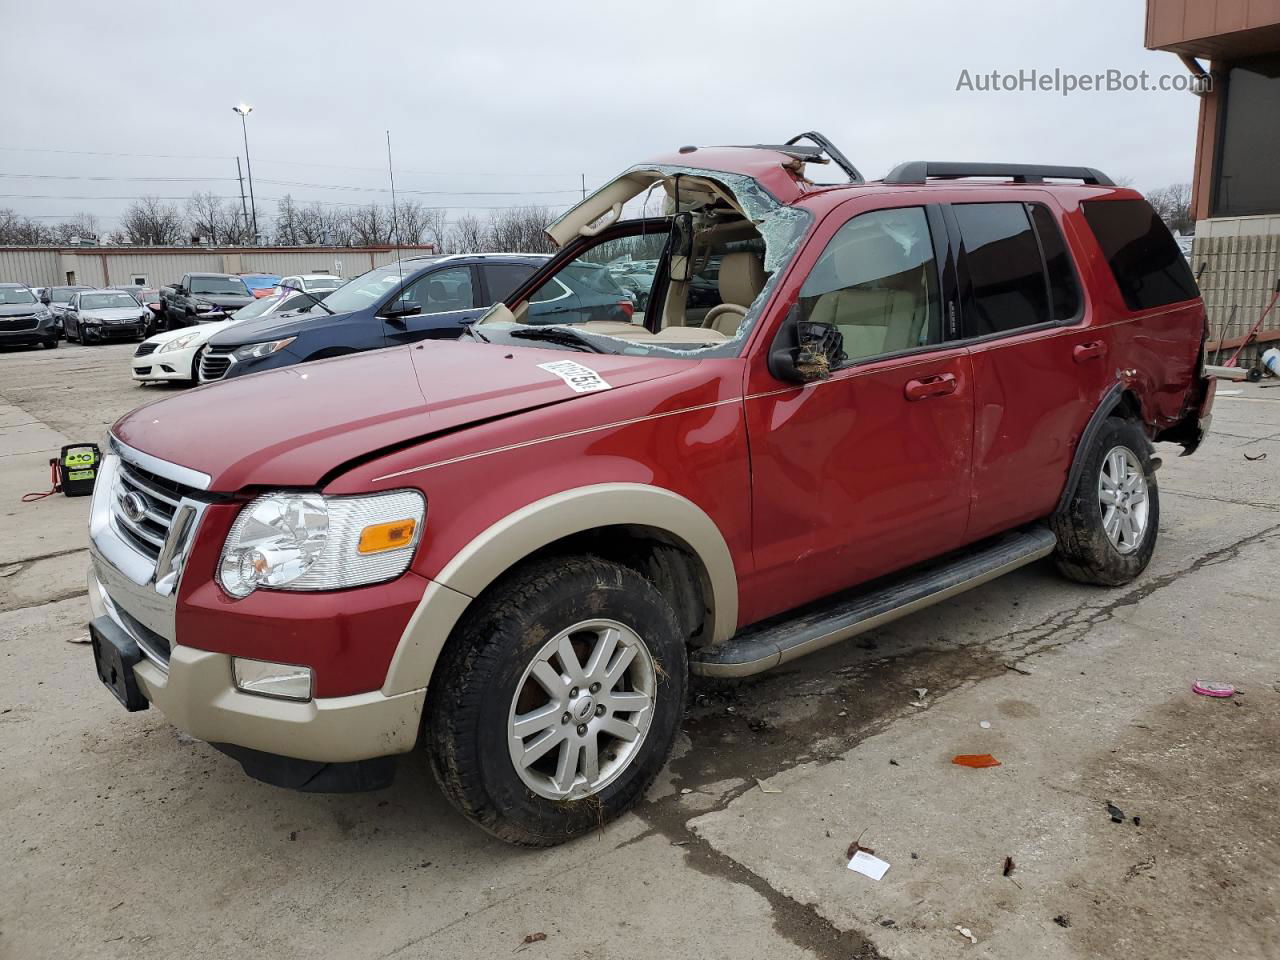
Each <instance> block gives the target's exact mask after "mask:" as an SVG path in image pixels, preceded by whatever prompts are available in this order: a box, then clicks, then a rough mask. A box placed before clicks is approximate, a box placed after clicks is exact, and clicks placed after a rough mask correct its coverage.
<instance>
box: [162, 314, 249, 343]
mask: <svg viewBox="0 0 1280 960" xmlns="http://www.w3.org/2000/svg"><path fill="white" fill-rule="evenodd" d="M233 322H234V321H231V320H210V321H206V322H204V323H198V324H196V325H195V326H194V327H178V328H177V329H176V330H165V331H164V332H162V333H157V334H156V335H155V336H154V337H147V341H146V342H147V343H158V344H160V345H161V346H164V345H165V344H166V343H168V342H169V341H171V340H177V339H178V338H179V337H187V336H191V335H192V334H199V335H200V339H199V340H197V341H195V343H193V344H192V345H193V346H194V345H195V344H197V343H208V342H209V340H210V339H211V338H212V337H213V335H214V334H216V333H218V331H220V330H222V328H223V327H227V326H230V325H231V324H232V323H233Z"/></svg>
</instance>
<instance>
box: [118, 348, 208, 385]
mask: <svg viewBox="0 0 1280 960" xmlns="http://www.w3.org/2000/svg"><path fill="white" fill-rule="evenodd" d="M199 349H200V348H199V347H192V348H190V349H183V350H167V351H161V350H157V351H156V352H155V353H149V354H147V355H146V356H144V357H134V358H133V360H132V361H131V364H130V365H131V368H132V371H133V379H135V380H139V381H142V382H144V383H147V382H150V381H154V380H191V379H192V378H193V377H194V376H195V358H196V351H197V350H199Z"/></svg>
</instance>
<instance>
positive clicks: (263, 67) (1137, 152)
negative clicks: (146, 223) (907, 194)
mask: <svg viewBox="0 0 1280 960" xmlns="http://www.w3.org/2000/svg"><path fill="white" fill-rule="evenodd" d="M1144 10H1145V4H1144V3H1143V2H1142V0H1071V2H1043V0H1042V2H1036V3H993V2H983V0H975V2H969V3H963V4H960V3H954V2H940V0H935V2H930V0H892V2H884V0H877V2H874V3H873V2H863V0H811V2H805V0H784V2H773V3H758V2H752V0H680V2H668V0H645V2H643V3H636V4H634V5H629V4H625V3H620V2H616V0H610V2H602V0H589V2H557V0H539V2H536V3H529V2H516V0H506V2H493V0H467V2H462V3H447V4H446V3H440V2H426V3H424V2H421V0H419V2H414V3H389V2H383V3H363V4H362V3H352V2H350V0H348V2H345V3H336V2H328V0H309V2H307V3H283V2H274V3H272V2H268V3H264V2H261V0H259V2H255V3H243V2H240V0H221V2H219V3H217V4H204V3H201V4H196V3H193V2H190V0H162V2H154V3H142V2H130V0H114V2H110V3H103V2H101V0H93V2H82V0H57V2H49V3H31V2H29V0H0V15H2V17H3V20H2V21H0V22H3V23H4V24H5V33H6V35H7V41H8V42H7V43H6V44H5V54H4V56H3V58H0V80H3V90H4V91H5V93H4V96H3V98H0V131H3V134H2V135H0V174H3V176H0V194H7V195H10V196H4V197H0V207H5V206H9V207H12V208H14V209H15V210H17V211H19V212H20V213H23V214H27V215H32V216H43V217H46V218H50V219H52V218H59V217H63V216H69V215H71V214H74V213H76V212H77V211H81V210H85V211H88V212H91V213H94V214H97V215H98V216H99V217H101V218H103V220H104V221H105V222H106V223H107V225H110V224H111V222H112V218H113V217H114V216H115V215H118V214H119V212H120V211H121V210H122V209H123V208H124V207H125V206H126V205H127V203H128V200H127V199H121V200H116V199H102V198H108V197H112V198H115V197H123V198H128V197H136V196H139V195H142V194H153V195H158V196H162V197H185V196H187V195H189V194H190V193H191V192H192V191H193V190H209V189H211V190H214V191H216V192H218V193H220V194H222V195H224V196H228V197H231V196H238V189H239V188H238V186H237V185H236V184H235V182H234V176H235V159H234V158H235V156H236V155H237V154H238V153H241V152H242V150H243V147H242V143H241V131H240V120H239V118H238V117H237V116H236V115H235V114H234V113H232V111H231V107H232V105H233V104H235V103H238V102H240V101H245V102H247V103H250V104H252V105H253V107H254V112H253V114H252V115H251V116H250V117H249V149H250V156H251V158H252V161H253V173H254V186H255V190H256V193H257V197H258V206H259V209H260V211H262V212H263V213H264V214H266V215H267V216H268V217H270V216H271V215H273V214H274V212H275V204H274V202H273V200H274V198H278V197H280V196H282V195H283V194H285V193H292V195H293V196H294V198H295V199H296V200H300V201H303V202H307V201H311V200H321V201H325V202H330V203H361V202H369V201H370V200H378V201H385V200H386V199H388V197H387V195H386V194H385V193H381V192H362V191H359V190H341V189H331V188H332V187H344V188H351V187H356V188H364V189H365V190H366V191H368V190H375V191H377V190H385V188H386V184H387V181H386V172H385V171H386V152H385V150H386V146H385V131H386V130H388V129H390V131H391V136H392V143H393V147H394V155H395V163H396V167H397V187H398V188H400V189H401V190H403V191H404V193H405V195H412V196H414V197H415V198H416V199H418V200H420V201H422V202H423V203H425V204H428V205H431V206H449V207H453V208H456V209H454V210H452V211H451V216H456V215H458V214H460V213H461V212H463V210H464V209H466V208H472V209H478V208H483V207H487V206H494V205H510V204H519V203H529V202H538V203H544V204H546V205H548V206H551V207H554V208H556V209H557V210H558V209H560V208H562V207H563V206H565V205H566V204H568V203H570V202H572V201H573V199H574V198H575V197H576V196H577V195H578V194H577V191H578V190H579V186H580V177H581V175H582V174H585V175H586V180H587V185H588V187H589V188H590V187H593V186H596V185H598V184H599V183H600V182H601V181H603V180H606V179H608V178H609V177H611V176H612V175H613V174H615V173H617V172H618V171H619V170H621V169H622V168H623V167H625V166H628V165H630V164H631V163H634V162H636V161H638V160H642V159H644V158H646V157H648V156H652V155H655V154H659V153H665V152H669V151H671V150H672V149H674V148H676V147H678V146H680V145H681V144H686V143H692V144H717V143H758V142H781V141H782V140H785V139H786V138H787V137H789V136H791V135H792V134H794V133H798V132H801V131H804V130H811V129H813V130H819V131H821V132H823V133H825V134H826V135H827V136H828V137H830V138H831V139H832V140H833V141H834V142H835V143H836V144H837V145H839V146H840V147H841V148H842V149H843V150H844V152H845V153H846V154H847V155H848V156H849V157H850V158H851V159H852V160H853V161H854V163H855V164H857V165H858V166H859V167H860V168H861V169H862V171H863V173H864V174H866V175H867V176H868V177H878V176H881V175H883V174H884V173H885V172H886V171H887V170H888V169H889V168H890V167H891V166H893V165H894V164H895V163H897V162H899V161H902V160H908V159H956V160H999V161H1023V162H1054V163H1072V164H1086V165H1089V166H1096V167H1099V168H1101V169H1103V170H1105V171H1106V172H1108V173H1109V174H1111V175H1112V176H1113V177H1115V178H1117V179H1119V178H1122V177H1123V178H1127V179H1130V180H1132V181H1133V183H1134V184H1135V185H1136V186H1137V187H1139V188H1140V189H1150V188H1153V187H1159V186H1163V185H1165V184H1168V183H1172V182H1178V181H1187V180H1189V179H1190V176H1191V166H1192V160H1193V157H1194V148H1195V122H1196V110H1197V101H1196V98H1195V97H1194V96H1192V95H1191V94H1189V93H1179V92H1167V93H1156V92H1147V93H1140V92H1136V93H1123V92H1119V93H1105V92H1097V93H1080V92H1078V93H1075V94H1073V95H1072V96H1069V97H1063V96H1061V95H1059V94H1057V93H1048V92H1025V93H982V92H964V91H961V92H958V91H957V90H956V86H957V82H958V80H959V78H960V76H961V71H962V70H964V69H967V70H969V71H970V72H971V73H972V74H978V73H986V72H990V71H991V70H1001V71H1006V72H1016V71H1018V70H1019V69H1028V70H1029V69H1031V68H1038V69H1040V70H1042V71H1052V70H1053V69H1054V68H1061V69H1062V70H1064V71H1074V72H1078V73H1090V74H1092V73H1098V72H1103V71H1106V70H1108V69H1116V70H1120V71H1124V72H1132V73H1136V72H1138V71H1141V70H1147V71H1149V72H1150V73H1151V74H1153V75H1159V74H1181V73H1183V72H1185V71H1184V70H1183V67H1182V65H1181V64H1180V63H1179V61H1178V60H1177V58H1176V57H1174V56H1173V55H1171V54H1166V53H1152V52H1148V51H1146V50H1144V49H1143V45H1142V44H1143V23H1144ZM56 151H88V152H94V153H99V154H163V155H169V156H167V157H141V156H100V155H88V154H75V153H64V152H56ZM19 175H41V176H43V177H65V178H71V177H133V178H142V177H152V178H162V177H171V178H228V179H225V180H218V179H213V180H207V179H200V180H197V179H190V180H172V181H163V180H150V181H144V180H132V181H131V180H88V179H34V178H31V177H30V176H19ZM280 181H288V183H284V182H280ZM297 184H311V185H312V186H299V185H297ZM411 191H424V192H419V193H411ZM425 191H443V193H427V192H425ZM463 191H477V192H476V193H472V194H463V193H462V192H463ZM547 191H552V192H547ZM14 194H22V195H24V196H23V197H15V196H12V195H14ZM37 194H39V195H52V196H57V197H77V198H79V197H91V198H94V199H35V198H33V197H32V195H37Z"/></svg>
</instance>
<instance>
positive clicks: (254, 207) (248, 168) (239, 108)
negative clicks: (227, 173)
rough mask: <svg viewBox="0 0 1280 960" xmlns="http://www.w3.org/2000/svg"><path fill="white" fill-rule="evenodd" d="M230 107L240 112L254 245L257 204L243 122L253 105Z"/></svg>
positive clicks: (246, 129)
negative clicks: (254, 197)
mask: <svg viewBox="0 0 1280 960" xmlns="http://www.w3.org/2000/svg"><path fill="white" fill-rule="evenodd" d="M231 109H232V110H234V111H235V112H236V113H238V114H240V131H241V132H242V133H243V134H244V167H245V170H246V171H248V174H249V208H250V209H251V210H253V242H254V245H255V246H256V245H257V243H258V204H257V202H256V201H255V200H254V199H253V164H251V163H250V162H249V125H248V124H247V123H245V119H244V118H245V117H247V116H249V114H251V113H253V107H251V106H249V105H248V104H247V103H241V104H237V105H236V106H234V107H232V108H231Z"/></svg>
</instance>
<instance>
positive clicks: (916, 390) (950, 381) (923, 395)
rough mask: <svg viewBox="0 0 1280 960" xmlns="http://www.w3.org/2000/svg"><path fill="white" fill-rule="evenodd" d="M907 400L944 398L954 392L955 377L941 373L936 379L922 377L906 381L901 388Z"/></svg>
mask: <svg viewBox="0 0 1280 960" xmlns="http://www.w3.org/2000/svg"><path fill="white" fill-rule="evenodd" d="M902 392H903V394H905V396H906V398H907V399H908V400H927V399H929V398H930V397H945V396H947V395H948V394H951V393H955V392H956V375H955V374H954V373H941V374H938V376H936V377H922V378H920V379H919V380H908V381H907V385H906V387H904V388H903V391H902Z"/></svg>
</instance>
